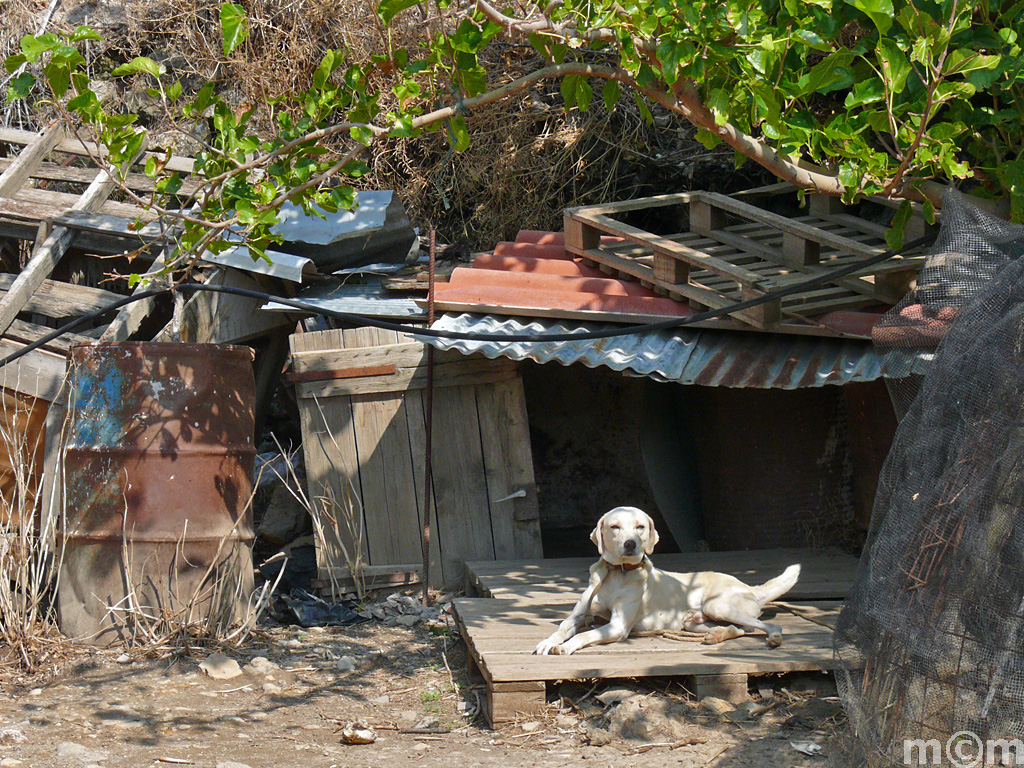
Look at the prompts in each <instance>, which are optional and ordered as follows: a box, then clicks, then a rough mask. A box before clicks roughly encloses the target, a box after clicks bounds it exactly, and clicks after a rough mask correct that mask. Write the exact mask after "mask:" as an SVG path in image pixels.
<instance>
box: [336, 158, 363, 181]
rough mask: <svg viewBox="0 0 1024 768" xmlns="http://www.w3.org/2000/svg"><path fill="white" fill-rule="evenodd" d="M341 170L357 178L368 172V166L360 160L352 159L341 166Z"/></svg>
mask: <svg viewBox="0 0 1024 768" xmlns="http://www.w3.org/2000/svg"><path fill="white" fill-rule="evenodd" d="M342 170H343V171H344V172H345V173H346V174H348V175H349V176H351V177H352V178H353V179H358V178H359V177H360V176H365V175H366V174H368V173H369V172H370V166H368V165H367V164H366V163H364V162H363V161H362V160H353V161H352V162H350V163H348V164H347V165H346V166H345V167H344V168H342Z"/></svg>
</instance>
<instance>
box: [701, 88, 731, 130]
mask: <svg viewBox="0 0 1024 768" xmlns="http://www.w3.org/2000/svg"><path fill="white" fill-rule="evenodd" d="M705 103H706V104H707V107H708V109H710V110H711V114H712V115H714V116H715V124H716V125H725V124H726V123H727V122H729V93H728V92H727V91H726V90H725V89H724V88H715V89H714V90H712V91H711V93H709V94H708V97H707V100H706V102H705Z"/></svg>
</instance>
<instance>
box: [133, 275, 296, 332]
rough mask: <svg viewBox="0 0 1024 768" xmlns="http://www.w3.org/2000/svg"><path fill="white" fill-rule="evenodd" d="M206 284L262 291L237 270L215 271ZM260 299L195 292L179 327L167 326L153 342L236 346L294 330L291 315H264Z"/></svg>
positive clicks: (250, 278) (256, 281) (255, 283)
mask: <svg viewBox="0 0 1024 768" xmlns="http://www.w3.org/2000/svg"><path fill="white" fill-rule="evenodd" d="M206 283H207V285H219V286H225V287H229V288H243V289H246V290H250V291H262V290H264V286H263V284H262V283H261V282H260V281H259V279H257V277H256V276H255V275H251V274H249V273H246V272H241V271H239V270H237V269H231V268H226V267H222V268H218V269H214V270H213V272H212V273H211V274H210V276H209V277H208V278H207V280H206ZM261 303H262V301H261V300H260V299H250V298H248V297H246V296H234V295H231V294H226V293H212V292H210V291H198V292H196V294H195V295H194V296H192V297H191V298H190V299H189V300H188V301H187V302H186V303H185V311H184V313H183V315H182V318H181V327H180V328H174V327H173V325H174V323H173V321H172V322H171V323H168V324H167V325H166V326H165V327H164V328H163V329H162V330H161V331H160V332H159V333H157V334H156V336H155V337H154V338H153V341H182V342H185V343H190V344H240V343H242V342H245V341H249V340H250V339H255V338H257V337H259V336H264V335H266V334H268V333H273V332H274V331H276V330H279V329H283V328H294V326H295V316H294V315H293V314H291V313H288V312H264V311H262V310H261V309H260V304H261Z"/></svg>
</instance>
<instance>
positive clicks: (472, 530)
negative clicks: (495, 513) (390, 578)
mask: <svg viewBox="0 0 1024 768" xmlns="http://www.w3.org/2000/svg"><path fill="white" fill-rule="evenodd" d="M433 400H434V415H433V429H434V441H435V442H434V446H435V447H436V448H438V449H439V450H435V451H432V468H433V483H434V494H435V497H436V499H437V523H438V536H439V537H440V542H441V558H442V560H443V561H444V572H445V579H446V580H451V579H452V577H453V576H454V577H455V581H456V582H457V583H461V582H462V580H463V578H462V577H463V573H464V571H465V565H464V563H465V562H466V561H467V560H477V559H479V558H485V559H488V560H490V559H493V558H494V536H493V532H492V531H491V514H490V500H489V499H488V496H487V481H486V467H485V466H484V458H483V449H482V447H481V441H480V421H479V417H478V415H477V406H476V391H475V390H474V388H472V387H444V388H441V389H438V390H436V391H435V392H434V398H433Z"/></svg>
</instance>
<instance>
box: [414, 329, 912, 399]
mask: <svg viewBox="0 0 1024 768" xmlns="http://www.w3.org/2000/svg"><path fill="white" fill-rule="evenodd" d="M432 327H433V328H438V329H443V330H447V331H458V332H461V333H518V334H521V333H537V334H538V335H539V334H543V333H573V332H587V331H597V330H601V329H603V328H611V327H618V326H614V325H609V324H603V323H572V322H565V321H557V320H540V319H537V320H532V321H527V320H525V319H520V318H510V317H496V316H493V315H479V314H460V315H453V314H448V315H443V316H442V317H441V318H440V319H438V320H437V321H436V322H435V323H434V325H433V326H432ZM430 343H432V344H434V345H435V346H436V347H438V348H440V349H457V350H459V351H460V352H462V353H464V354H470V353H473V352H479V353H482V354H483V355H485V356H486V357H489V358H495V357H509V358H512V359H513V360H533V361H534V362H538V363H549V362H557V363H561V364H562V365H572V364H573V363H582V364H583V365H586V366H588V367H590V368H596V367H598V366H603V367H607V368H611V369H612V370H615V371H629V372H632V373H634V374H637V375H641V376H649V377H651V378H654V379H657V380H659V381H670V382H678V383H680V384H699V385H704V386H711V387H753V388H759V389H799V388H803V387H821V386H824V385H826V384H837V385H838V384H848V383H850V382H855V381H872V380H874V379H877V378H880V377H881V376H891V377H903V376H907V375H909V374H911V373H915V374H918V373H924V372H925V371H926V370H927V367H928V364H929V363H930V361H931V353H930V352H924V351H922V352H919V351H915V350H895V351H893V352H890V353H887V354H886V355H885V358H884V360H882V359H880V358H879V356H878V354H877V353H876V351H875V349H874V346H873V345H872V344H871V342H870V341H865V340H860V339H838V338H828V337H820V336H795V335H783V334H768V333H744V332H736V331H720V330H709V329H699V330H697V329H695V330H686V329H680V330H678V331H674V332H669V331H655V332H650V333H643V334H630V335H627V336H615V337H611V338H607V339H600V340H597V341H582V342H573V341H567V342H512V343H504V342H493V341H486V342H483V341H464V340H459V341H453V340H450V339H435V340H432V341H431V342H430Z"/></svg>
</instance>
